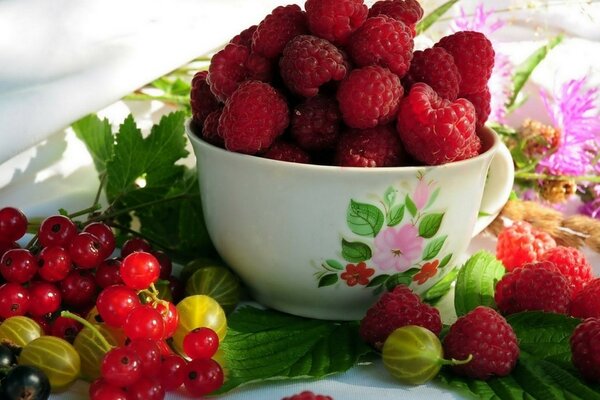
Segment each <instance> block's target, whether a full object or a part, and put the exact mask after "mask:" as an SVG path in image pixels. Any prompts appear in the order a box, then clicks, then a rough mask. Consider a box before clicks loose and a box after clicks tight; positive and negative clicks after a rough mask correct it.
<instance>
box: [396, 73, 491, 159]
mask: <svg viewBox="0 0 600 400" xmlns="http://www.w3.org/2000/svg"><path fill="white" fill-rule="evenodd" d="M396 128H397V130H398V133H399V135H400V139H402V143H403V144H404V147H405V148H406V151H407V152H408V153H410V154H411V155H412V156H413V157H414V158H416V159H417V160H419V161H421V162H424V163H425V164H428V165H438V164H445V163H448V162H451V161H458V160H464V159H467V158H471V157H475V156H476V155H477V154H479V149H480V148H481V141H480V139H479V137H478V136H477V134H476V132H475V109H474V108H473V105H472V104H471V103H469V101H468V100H465V99H458V100H455V101H454V102H451V101H450V100H446V99H442V98H441V97H440V96H438V94H437V93H436V92H435V91H434V90H433V89H432V88H431V87H429V86H428V85H427V84H425V83H421V82H419V83H415V84H414V85H413V86H412V88H411V89H410V92H409V93H408V96H406V97H405V98H404V99H402V101H401V102H400V112H399V113H398V121H397V123H396Z"/></svg>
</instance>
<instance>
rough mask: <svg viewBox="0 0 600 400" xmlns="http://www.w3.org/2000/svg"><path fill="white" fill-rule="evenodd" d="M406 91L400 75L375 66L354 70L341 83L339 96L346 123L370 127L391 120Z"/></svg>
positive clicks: (363, 127) (353, 125) (338, 99)
mask: <svg viewBox="0 0 600 400" xmlns="http://www.w3.org/2000/svg"><path fill="white" fill-rule="evenodd" d="M403 94H404V89H403V88H402V84H401V83H400V78H398V75H396V74H394V73H392V72H391V71H390V70H389V69H387V68H383V67H380V66H377V65H372V66H369V67H363V68H357V69H355V70H353V71H352V72H350V74H349V75H348V76H347V77H346V79H344V80H343V81H342V82H341V83H340V86H339V88H338V91H337V95H336V97H337V101H338V103H339V106H340V111H341V112H342V117H343V119H344V122H345V123H346V125H348V126H349V127H351V128H359V129H366V128H373V127H375V126H377V125H384V124H387V123H388V122H391V121H392V120H393V119H394V118H395V117H396V113H397V112H398V106H399V104H400V99H401V98H402V95H403Z"/></svg>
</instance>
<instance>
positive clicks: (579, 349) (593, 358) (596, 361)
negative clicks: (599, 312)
mask: <svg viewBox="0 0 600 400" xmlns="http://www.w3.org/2000/svg"><path fill="white" fill-rule="evenodd" d="M598 338H600V319H598V318H588V319H586V320H585V321H583V322H582V323H581V324H579V325H577V327H576V328H575V330H574V331H573V335H571V339H570V344H571V353H572V356H573V365H575V368H577V369H578V370H579V372H580V373H581V375H582V376H583V377H584V378H585V379H587V380H589V381H590V382H596V383H600V340H598Z"/></svg>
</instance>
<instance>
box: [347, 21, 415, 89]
mask: <svg viewBox="0 0 600 400" xmlns="http://www.w3.org/2000/svg"><path fill="white" fill-rule="evenodd" d="M413 47H414V42H413V36H412V32H411V30H410V28H409V27H408V25H406V24H405V23H404V22H402V21H398V20H395V19H393V18H390V17H388V16H387V15H380V16H378V17H373V18H368V19H367V20H366V21H365V23H364V24H363V25H362V26H361V27H360V28H358V30H357V31H356V32H354V33H353V34H352V36H351V37H350V40H349V42H348V53H349V54H350V57H351V58H352V60H353V61H354V62H355V64H356V65H358V66H359V67H365V66H367V65H373V64H375V65H380V66H382V67H387V68H389V70H390V71H392V72H393V73H395V74H396V75H398V76H400V77H402V76H404V74H406V72H407V71H408V68H409V67H410V60H412V55H413V54H412V52H413Z"/></svg>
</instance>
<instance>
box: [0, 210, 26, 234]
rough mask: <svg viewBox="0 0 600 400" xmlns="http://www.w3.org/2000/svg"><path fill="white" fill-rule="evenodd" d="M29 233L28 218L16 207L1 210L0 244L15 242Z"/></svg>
mask: <svg viewBox="0 0 600 400" xmlns="http://www.w3.org/2000/svg"><path fill="white" fill-rule="evenodd" d="M25 232H27V217H26V216H25V214H23V212H22V211H21V210H19V209H18V208H15V207H4V208H1V209H0V242H15V241H17V240H19V239H21V238H22V237H23V235H25Z"/></svg>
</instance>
